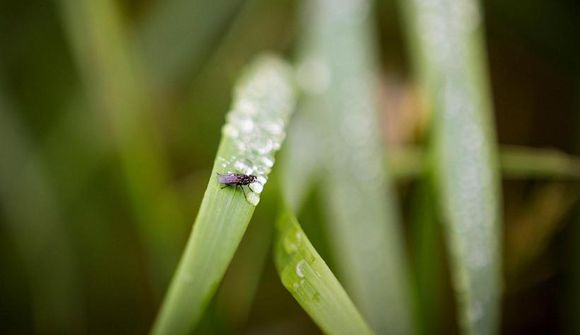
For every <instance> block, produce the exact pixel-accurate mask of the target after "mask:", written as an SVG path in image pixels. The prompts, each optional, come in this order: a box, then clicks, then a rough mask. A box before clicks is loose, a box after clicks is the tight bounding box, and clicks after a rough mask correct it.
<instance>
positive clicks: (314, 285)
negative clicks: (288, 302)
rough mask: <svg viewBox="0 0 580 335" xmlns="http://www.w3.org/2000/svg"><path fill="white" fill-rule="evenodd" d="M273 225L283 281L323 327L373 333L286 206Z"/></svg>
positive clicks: (333, 331)
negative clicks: (275, 224)
mask: <svg viewBox="0 0 580 335" xmlns="http://www.w3.org/2000/svg"><path fill="white" fill-rule="evenodd" d="M276 228H277V229H276V240H275V249H274V255H275V262H276V268H277V269H278V274H279V275H280V279H281V280H282V284H284V286H285V287H286V289H288V291H290V293H291V294H292V295H293V296H294V298H295V299H296V301H298V303H299V304H300V305H301V306H302V308H304V310H305V311H306V312H307V313H308V315H310V317H312V319H313V320H314V322H316V324H318V326H320V328H321V329H322V331H324V333H325V334H373V332H372V331H371V329H370V327H369V326H368V325H367V324H366V322H365V321H364V319H363V318H362V316H361V315H360V313H359V311H358V310H357V309H356V307H355V306H354V304H353V303H352V301H351V300H350V297H349V296H348V295H347V294H346V292H345V291H344V289H343V288H342V286H341V285H340V283H339V282H338V280H337V279H336V277H335V276H334V274H333V273H332V272H331V271H330V269H329V268H328V266H327V265H326V263H325V262H324V260H323V259H322V258H321V257H320V255H319V254H318V252H317V251H316V249H314V247H313V246H312V244H311V243H310V241H309V240H308V238H307V237H306V235H305V234H304V232H303V231H302V228H301V227H300V225H299V223H298V221H297V220H296V218H295V217H294V216H293V215H292V213H291V212H290V211H289V210H288V209H287V208H284V209H283V210H282V213H281V215H280V217H279V219H278V224H277V226H276Z"/></svg>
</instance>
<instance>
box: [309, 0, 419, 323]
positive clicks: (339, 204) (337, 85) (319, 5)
mask: <svg viewBox="0 0 580 335" xmlns="http://www.w3.org/2000/svg"><path fill="white" fill-rule="evenodd" d="M371 12H372V11H371V2H370V1H364V2H363V1H354V0H353V1H350V0H349V1H340V2H336V3H335V2H330V1H305V2H304V7H303V11H302V15H303V18H304V25H305V31H304V36H305V37H304V41H303V46H302V47H303V52H302V53H303V62H302V65H301V70H300V71H299V72H300V73H301V74H305V75H304V77H303V78H302V79H301V83H302V84H303V87H304V88H305V95H306V96H305V99H308V100H315V101H316V102H315V104H316V106H318V107H319V108H317V112H318V113H319V116H318V123H319V124H320V125H321V126H320V128H319V134H318V136H319V137H318V139H317V140H318V141H321V142H322V143H323V146H322V147H323V151H322V154H321V155H320V158H319V162H320V164H321V165H322V166H324V168H325V171H324V181H325V183H324V186H323V188H324V190H323V191H324V201H325V203H326V205H327V210H328V213H329V218H330V226H329V228H328V231H329V234H330V240H331V243H332V247H333V251H334V253H335V254H336V260H337V265H338V271H337V273H338V275H339V278H341V279H342V280H343V281H344V283H345V287H346V289H347V292H349V294H350V295H351V296H352V297H353V299H354V302H355V304H356V305H357V306H358V307H359V308H360V310H361V312H362V313H363V315H364V316H365V318H366V319H368V321H369V323H370V325H371V327H372V328H373V329H374V330H375V331H376V332H377V333H381V334H383V333H389V334H409V333H411V332H412V331H413V321H412V316H411V315H412V310H411V303H412V301H411V295H410V285H409V281H408V278H407V264H406V259H405V256H404V252H403V247H402V237H401V231H400V226H399V225H400V222H399V213H398V205H397V201H396V199H395V196H394V194H393V193H392V190H391V185H390V183H389V180H388V175H386V174H385V173H384V170H385V168H384V162H385V161H384V148H383V147H382V143H381V137H380V134H379V127H378V115H377V111H378V106H377V104H376V96H375V95H374V94H373V92H375V91H376V89H377V87H378V85H377V79H378V78H377V76H378V75H377V71H378V65H377V61H376V50H375V49H374V45H375V43H376V42H375V40H374V38H373V37H374V35H373V33H372V31H373V30H372V29H373V28H374V23H373V22H374V21H373V18H372V16H371ZM370 255H372V257H371V256H370Z"/></svg>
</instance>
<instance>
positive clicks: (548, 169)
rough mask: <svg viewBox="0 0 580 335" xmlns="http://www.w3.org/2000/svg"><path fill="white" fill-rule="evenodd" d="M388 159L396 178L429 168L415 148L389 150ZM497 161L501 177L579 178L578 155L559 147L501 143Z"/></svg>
mask: <svg viewBox="0 0 580 335" xmlns="http://www.w3.org/2000/svg"><path fill="white" fill-rule="evenodd" d="M387 161H388V165H389V167H390V172H391V175H392V176H393V178H395V179H397V180H401V179H403V180H404V179H416V178H419V177H420V176H421V175H422V174H423V173H425V172H426V170H427V168H428V164H427V162H426V157H425V153H424V152H423V151H422V150H421V149H419V148H415V147H402V148H397V149H395V150H391V151H390V154H389V156H388V157H387ZM499 162H500V169H501V174H502V178H503V179H525V178H536V179H569V180H577V179H580V157H577V156H573V155H568V154H565V153H563V152H561V151H558V150H553V149H540V148H528V147H518V146H510V145H502V146H501V147H500V151H499Z"/></svg>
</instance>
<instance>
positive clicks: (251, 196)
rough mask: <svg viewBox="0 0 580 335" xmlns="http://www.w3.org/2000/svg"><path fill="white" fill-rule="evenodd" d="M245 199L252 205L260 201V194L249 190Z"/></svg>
mask: <svg viewBox="0 0 580 335" xmlns="http://www.w3.org/2000/svg"><path fill="white" fill-rule="evenodd" d="M246 199H247V200H248V202H249V203H250V204H251V205H253V206H257V205H258V203H259V202H260V196H259V195H258V194H256V193H254V192H249V193H248V194H247V195H246Z"/></svg>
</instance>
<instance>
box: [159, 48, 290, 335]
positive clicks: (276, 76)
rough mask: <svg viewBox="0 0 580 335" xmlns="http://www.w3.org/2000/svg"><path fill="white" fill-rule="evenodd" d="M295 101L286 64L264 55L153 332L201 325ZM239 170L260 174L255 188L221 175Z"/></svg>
mask: <svg viewBox="0 0 580 335" xmlns="http://www.w3.org/2000/svg"><path fill="white" fill-rule="evenodd" d="M293 108H294V92H293V86H292V82H291V73H290V69H289V68H288V66H287V65H286V64H285V63H283V62H282V61H280V60H279V59H277V58H275V57H273V56H263V57H261V58H259V59H258V60H257V61H256V62H255V63H254V64H253V65H252V66H251V67H250V68H249V69H248V70H247V72H246V73H245V74H244V76H243V77H242V78H241V80H240V81H239V82H238V85H237V87H236V96H235V99H234V102H233V107H232V110H231V111H230V112H229V113H228V116H227V120H228V122H227V123H226V125H225V126H224V127H223V137H222V141H221V143H220V147H219V150H218V153H217V157H216V160H215V163H214V166H213V170H212V174H211V177H210V181H209V184H208V186H207V190H206V192H205V195H204V197H203V200H202V203H201V208H200V210H199V213H198V216H197V218H196V220H195V224H194V226H193V231H192V233H191V236H190V238H189V241H188V243H187V246H186V249H185V251H184V253H183V256H182V259H181V261H180V263H179V266H178V268H177V271H176V273H175V276H174V278H173V281H172V283H171V286H170V288H169V291H168V293H167V296H166V297H165V301H164V302H163V306H162V308H161V311H160V313H159V315H158V318H157V321H156V323H155V325H154V328H153V334H187V333H189V332H191V330H192V329H193V328H194V327H195V325H196V323H197V321H198V320H199V318H200V316H201V314H202V312H203V310H204V308H205V306H206V305H207V303H208V301H209V299H210V298H211V297H212V295H213V294H214V292H215V290H216V289H217V286H218V284H219V282H220V280H221V279H222V277H223V275H224V273H225V271H226V268H227V266H228V265H229V263H230V261H231V259H232V257H233V255H234V252H235V250H236V248H237V247H238V244H239V243H240V240H241V238H242V235H243V234H244V231H245V230H246V227H247V225H248V222H249V221H250V218H251V217H252V214H253V212H254V208H255V206H256V205H257V204H258V202H259V200H260V198H259V193H260V192H261V187H260V185H264V184H265V183H266V181H267V177H268V174H269V173H270V170H271V168H272V166H273V164H274V153H275V152H276V151H277V150H278V149H279V148H280V145H281V143H282V141H283V139H284V137H285V129H286V125H287V122H288V119H289V117H290V115H291V112H292V111H293ZM233 172H235V173H243V174H251V175H256V176H257V178H258V183H255V184H252V185H251V186H250V188H251V191H250V190H242V189H239V188H230V187H228V188H224V189H222V185H220V184H219V183H218V182H217V179H216V174H217V173H222V174H223V173H233ZM244 192H247V194H246V195H244Z"/></svg>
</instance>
